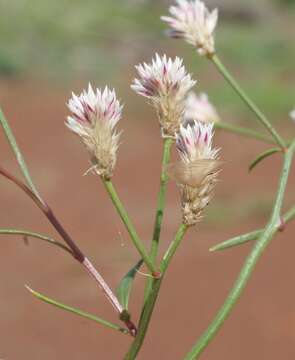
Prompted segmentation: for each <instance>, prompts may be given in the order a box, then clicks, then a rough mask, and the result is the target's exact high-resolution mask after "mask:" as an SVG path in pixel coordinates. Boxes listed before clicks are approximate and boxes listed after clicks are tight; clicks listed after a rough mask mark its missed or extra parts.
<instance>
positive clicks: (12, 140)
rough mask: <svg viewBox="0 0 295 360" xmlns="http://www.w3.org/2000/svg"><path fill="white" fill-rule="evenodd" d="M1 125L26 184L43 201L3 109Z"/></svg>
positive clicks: (0, 113) (0, 114) (0, 112)
mask: <svg viewBox="0 0 295 360" xmlns="http://www.w3.org/2000/svg"><path fill="white" fill-rule="evenodd" d="M0 123H1V125H2V128H3V130H4V132H5V135H6V138H7V140H8V142H9V144H10V146H11V148H12V150H13V152H14V155H15V157H16V160H17V162H18V164H19V166H20V168H21V171H22V173H23V175H24V177H25V179H26V182H27V184H28V185H29V187H30V189H31V190H32V191H33V193H34V194H35V195H36V196H37V197H38V198H39V199H41V197H40V195H39V193H38V190H37V188H36V187H35V185H34V183H33V180H32V178H31V175H30V173H29V170H28V168H27V165H26V163H25V159H24V157H23V155H22V152H21V151H20V149H19V147H18V145H17V142H16V140H15V137H14V135H13V132H12V130H11V128H10V126H9V124H8V121H7V120H6V118H5V116H4V114H3V112H2V110H1V108H0Z"/></svg>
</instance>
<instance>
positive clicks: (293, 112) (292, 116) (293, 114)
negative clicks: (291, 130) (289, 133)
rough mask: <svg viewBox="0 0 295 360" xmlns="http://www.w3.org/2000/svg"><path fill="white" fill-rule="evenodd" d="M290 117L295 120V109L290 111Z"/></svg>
mask: <svg viewBox="0 0 295 360" xmlns="http://www.w3.org/2000/svg"><path fill="white" fill-rule="evenodd" d="M289 115H290V118H291V120H293V121H294V122H295V109H294V110H292V111H291V112H290V114H289Z"/></svg>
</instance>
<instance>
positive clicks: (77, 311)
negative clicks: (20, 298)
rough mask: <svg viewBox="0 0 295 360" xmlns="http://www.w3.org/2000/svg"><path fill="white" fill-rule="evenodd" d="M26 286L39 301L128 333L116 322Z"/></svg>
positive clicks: (127, 332)
mask: <svg viewBox="0 0 295 360" xmlns="http://www.w3.org/2000/svg"><path fill="white" fill-rule="evenodd" d="M26 288H27V290H29V291H30V293H31V294H33V295H34V296H36V297H37V298H38V299H40V300H41V301H44V302H46V303H47V304H50V305H53V306H55V307H57V308H59V309H62V310H65V311H68V312H71V313H73V314H75V315H78V316H81V317H83V318H86V319H88V320H92V321H95V322H96V323H99V324H101V325H104V326H107V327H109V328H111V329H113V330H118V331H120V332H122V333H124V334H126V335H127V334H129V331H128V330H127V329H124V328H122V327H120V326H119V325H117V324H113V323H111V322H109V321H107V320H104V319H101V318H99V317H97V316H95V315H93V314H90V313H87V312H85V311H82V310H80V309H77V308H74V307H72V306H68V305H65V304H62V303H60V302H58V301H56V300H53V299H50V298H48V297H47V296H44V295H42V294H41V293H39V292H37V291H35V290H33V289H31V288H30V287H29V286H27V285H26Z"/></svg>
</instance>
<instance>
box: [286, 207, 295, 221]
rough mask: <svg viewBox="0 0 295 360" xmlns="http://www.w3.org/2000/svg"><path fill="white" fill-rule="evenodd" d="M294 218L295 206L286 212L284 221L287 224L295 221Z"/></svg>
mask: <svg viewBox="0 0 295 360" xmlns="http://www.w3.org/2000/svg"><path fill="white" fill-rule="evenodd" d="M294 218H295V206H293V207H292V208H291V209H290V210H288V211H287V212H286V214H285V215H284V216H283V220H284V222H285V223H286V224H287V223H288V222H289V221H291V220H293V219H294Z"/></svg>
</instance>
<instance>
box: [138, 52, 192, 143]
mask: <svg viewBox="0 0 295 360" xmlns="http://www.w3.org/2000/svg"><path fill="white" fill-rule="evenodd" d="M136 70H137V72H138V75H139V79H134V81H133V84H132V85H131V88H132V89H133V90H134V91H135V92H136V93H137V94H139V95H142V96H144V97H146V98H148V99H149V100H150V102H151V104H152V105H153V106H154V107H155V108H156V111H157V114H158V118H159V122H160V126H161V130H162V136H163V137H172V138H175V134H176V133H178V131H179V126H180V124H181V121H182V117H183V113H184V100H185V97H186V95H187V93H188V91H189V90H190V89H191V88H192V87H193V86H194V85H195V84H196V81H193V80H192V78H191V76H190V74H188V73H187V72H186V70H185V67H184V66H183V60H182V59H180V58H178V57H176V58H175V60H172V59H171V58H167V57H166V55H163V56H162V57H160V56H159V55H158V54H156V56H155V58H154V59H152V63H151V64H146V63H144V64H140V65H138V66H136Z"/></svg>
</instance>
